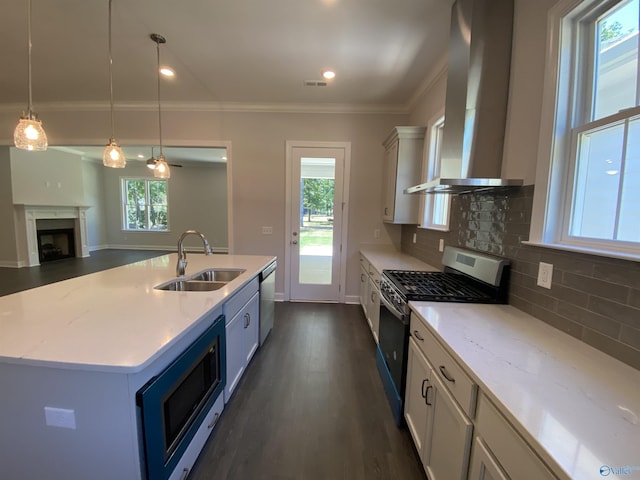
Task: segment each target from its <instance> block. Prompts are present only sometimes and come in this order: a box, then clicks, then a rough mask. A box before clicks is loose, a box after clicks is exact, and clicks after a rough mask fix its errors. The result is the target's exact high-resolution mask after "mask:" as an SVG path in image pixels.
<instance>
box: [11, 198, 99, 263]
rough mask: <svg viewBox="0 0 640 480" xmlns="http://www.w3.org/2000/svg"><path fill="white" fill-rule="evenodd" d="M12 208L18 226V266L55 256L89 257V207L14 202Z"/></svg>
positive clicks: (50, 258) (47, 259) (55, 257)
mask: <svg viewBox="0 0 640 480" xmlns="http://www.w3.org/2000/svg"><path fill="white" fill-rule="evenodd" d="M14 208H15V215H16V221H17V226H18V229H17V230H18V231H17V240H18V259H19V260H18V265H17V266H18V267H22V266H29V267H31V266H35V265H39V264H40V262H43V261H49V260H53V259H58V258H67V257H88V256H89V243H88V240H87V210H88V208H89V207H86V206H66V205H65V206H48V205H45V206H42V205H20V204H17V205H15V206H14ZM45 232H46V233H45ZM62 232H64V233H62ZM45 257H46V258H45Z"/></svg>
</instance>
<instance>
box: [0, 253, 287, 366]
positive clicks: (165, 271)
mask: <svg viewBox="0 0 640 480" xmlns="http://www.w3.org/2000/svg"><path fill="white" fill-rule="evenodd" d="M273 260H275V257H269V256H257V255H210V256H205V255H203V254H197V253H188V254H187V261H188V265H187V269H186V275H187V276H190V275H192V274H195V273H197V272H199V271H201V270H204V269H207V268H212V267H215V268H233V269H245V270H246V272H244V273H243V274H241V275H240V276H239V277H237V278H236V279H234V280H233V281H231V282H229V283H228V284H227V285H225V286H224V287H223V288H221V289H219V290H215V291H211V292H172V291H162V290H156V289H154V286H156V285H159V284H162V283H165V282H167V281H169V280H171V279H172V278H175V268H176V261H177V254H169V255H163V256H159V257H155V258H152V259H149V260H143V261H140V262H136V263H132V264H129V265H125V266H122V267H117V268H112V269H110V270H105V271H102V272H98V273H93V274H90V275H84V276H81V277H76V278H72V279H69V280H65V281H62V282H57V283H53V284H50V285H45V286H42V287H39V288H34V289H32V290H25V291H23V292H19V293H15V294H12V295H7V296H4V297H0V361H2V362H12V363H22V364H29V365H46V366H59V367H63V368H83V369H95V370H106V371H127V372H136V371H140V370H142V369H143V368H144V367H145V366H146V365H148V364H149V363H150V362H152V361H153V360H154V359H155V358H157V357H158V356H159V355H160V354H161V353H162V352H164V351H166V350H167V349H168V348H170V346H171V345H172V344H173V343H174V342H175V341H177V340H178V339H179V338H181V337H182V336H183V335H185V333H186V332H187V331H188V330H189V328H190V327H191V326H192V325H193V324H194V323H195V322H197V321H198V320H199V319H200V318H202V317H203V316H204V315H205V314H206V313H207V312H209V311H210V310H212V309H213V308H215V307H217V306H221V305H222V304H223V303H224V301H225V300H226V299H227V298H229V297H230V296H231V295H232V294H233V293H234V292H235V291H236V290H237V289H239V288H240V287H242V286H243V285H245V284H246V283H248V282H249V281H250V280H251V279H252V278H254V277H255V276H256V275H257V274H258V273H259V272H260V271H261V270H262V269H263V268H264V267H265V266H267V265H269V264H270V263H271V262H272V261H273Z"/></svg>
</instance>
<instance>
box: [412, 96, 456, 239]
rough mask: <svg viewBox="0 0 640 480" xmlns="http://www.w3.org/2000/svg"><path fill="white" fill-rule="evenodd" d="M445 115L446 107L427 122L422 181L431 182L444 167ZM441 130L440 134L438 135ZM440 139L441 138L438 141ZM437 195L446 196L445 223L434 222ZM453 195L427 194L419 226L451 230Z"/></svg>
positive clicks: (421, 204) (422, 205) (422, 206)
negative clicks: (443, 138)
mask: <svg viewBox="0 0 640 480" xmlns="http://www.w3.org/2000/svg"><path fill="white" fill-rule="evenodd" d="M444 123H445V116H444V109H441V110H439V111H438V113H437V114H435V115H434V116H433V117H431V119H429V121H428V122H427V130H426V131H427V135H428V137H427V138H426V141H425V145H424V151H423V159H422V181H423V182H430V181H431V180H434V179H436V178H438V177H439V176H440V171H441V169H442V132H443V129H444ZM438 132H440V136H438ZM438 139H439V140H440V141H439V142H438ZM436 195H437V196H438V197H439V198H444V202H445V206H444V209H445V214H444V216H445V223H435V222H434V212H435V201H436V198H435V197H436ZM450 213H451V195H449V194H448V193H438V194H426V195H424V199H423V201H422V202H420V212H419V214H420V225H418V227H419V228H424V229H428V230H437V231H442V232H448V231H449V220H450V218H451V215H450Z"/></svg>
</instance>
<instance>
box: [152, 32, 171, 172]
mask: <svg viewBox="0 0 640 480" xmlns="http://www.w3.org/2000/svg"><path fill="white" fill-rule="evenodd" d="M151 40H153V41H154V42H155V44H156V52H157V58H158V66H157V69H156V74H157V76H158V133H159V136H160V154H159V155H158V159H157V161H156V164H155V168H154V169H153V176H154V177H156V178H170V177H171V171H170V169H169V165H168V164H167V162H166V160H165V159H164V155H163V153H162V111H161V109H160V44H161V43H167V40H166V39H165V38H164V37H163V36H162V35H158V34H157V33H152V34H151Z"/></svg>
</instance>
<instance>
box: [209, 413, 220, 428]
mask: <svg viewBox="0 0 640 480" xmlns="http://www.w3.org/2000/svg"><path fill="white" fill-rule="evenodd" d="M218 420H220V414H219V413H216V414H215V415H214V416H213V419H212V420H211V423H210V424H209V425H207V428H208V429H209V430H211V429H212V428H213V427H215V426H216V423H218Z"/></svg>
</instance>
